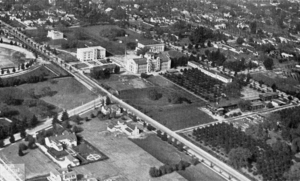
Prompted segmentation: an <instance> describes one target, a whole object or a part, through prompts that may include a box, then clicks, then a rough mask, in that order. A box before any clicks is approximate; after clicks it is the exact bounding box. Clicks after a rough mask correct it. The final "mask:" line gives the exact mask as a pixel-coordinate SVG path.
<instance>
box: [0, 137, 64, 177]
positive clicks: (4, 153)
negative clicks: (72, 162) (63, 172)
mask: <svg viewBox="0 0 300 181" xmlns="http://www.w3.org/2000/svg"><path fill="white" fill-rule="evenodd" d="M19 143H20V142H18V143H16V144H12V145H10V146H8V147H5V148H3V149H2V150H0V157H1V159H3V160H4V161H5V162H6V163H8V164H25V175H26V179H29V178H32V177H36V176H40V175H46V174H49V172H51V171H52V172H53V171H55V170H56V169H59V167H58V166H57V165H56V164H55V163H54V162H52V161H51V160H50V159H49V158H48V157H47V156H46V155H45V154H44V153H42V152H41V151H40V150H39V149H34V150H28V151H25V152H28V153H27V154H26V155H25V156H22V157H19V156H18V146H19ZM26 144H27V143H26Z"/></svg>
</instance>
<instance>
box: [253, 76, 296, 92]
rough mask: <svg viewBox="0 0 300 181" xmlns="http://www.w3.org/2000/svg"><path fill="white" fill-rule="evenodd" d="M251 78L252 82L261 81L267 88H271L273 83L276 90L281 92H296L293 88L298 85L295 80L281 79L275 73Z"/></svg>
mask: <svg viewBox="0 0 300 181" xmlns="http://www.w3.org/2000/svg"><path fill="white" fill-rule="evenodd" d="M251 76H252V78H253V79H254V80H256V81H260V80H261V81H263V82H264V83H265V84H266V85H268V86H272V85H273V84H274V83H275V84H276V86H277V87H278V89H280V90H283V91H297V89H296V88H295V87H294V86H296V85H299V82H298V81H297V80H295V79H293V78H283V77H281V76H277V75H276V74H275V73H269V74H268V73H258V74H252V75H251Z"/></svg>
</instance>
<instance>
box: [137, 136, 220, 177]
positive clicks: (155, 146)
mask: <svg viewBox="0 0 300 181" xmlns="http://www.w3.org/2000/svg"><path fill="white" fill-rule="evenodd" d="M132 142H134V143H135V144H137V145H138V146H139V147H141V148H143V149H144V150H146V151H147V152H148V153H150V154H151V155H153V156H154V157H155V158H157V159H158V160H159V161H161V162H162V163H164V164H176V163H178V162H179V161H180V160H184V161H188V162H190V161H191V157H190V156H187V155H186V154H185V153H183V152H179V151H178V150H177V149H176V148H175V147H174V146H172V145H170V144H168V143H167V142H164V141H162V140H161V139H160V138H158V137H157V136H155V135H151V136H148V137H147V138H146V139H139V140H137V139H135V140H132ZM178 173H179V174H180V175H182V176H183V177H184V178H186V179H187V180H189V181H199V180H207V181H208V180H213V181H223V180H224V179H223V178H222V177H220V176H219V175H217V174H216V173H215V172H213V171H212V170H210V169H208V168H207V167H206V166H204V165H202V164H198V165H196V166H190V167H189V168H187V169H186V170H185V171H179V172H178Z"/></svg>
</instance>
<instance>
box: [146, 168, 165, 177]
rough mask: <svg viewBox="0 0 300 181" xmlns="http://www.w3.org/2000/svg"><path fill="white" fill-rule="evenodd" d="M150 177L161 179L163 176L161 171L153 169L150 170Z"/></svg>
mask: <svg viewBox="0 0 300 181" xmlns="http://www.w3.org/2000/svg"><path fill="white" fill-rule="evenodd" d="M149 175H150V176H151V177H160V176H161V175H162V174H161V171H160V169H157V168H155V167H151V168H150V170H149Z"/></svg>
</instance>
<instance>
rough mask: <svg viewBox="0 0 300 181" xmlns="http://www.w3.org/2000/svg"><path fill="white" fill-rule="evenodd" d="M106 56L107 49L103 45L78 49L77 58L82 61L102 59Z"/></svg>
mask: <svg viewBox="0 0 300 181" xmlns="http://www.w3.org/2000/svg"><path fill="white" fill-rule="evenodd" d="M105 56H106V49H105V48H103V47H101V46H96V47H87V48H78V49H77V58H78V59H79V60H80V61H82V62H84V61H95V60H100V59H103V58H105Z"/></svg>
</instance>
